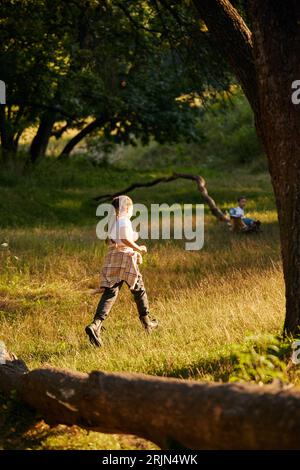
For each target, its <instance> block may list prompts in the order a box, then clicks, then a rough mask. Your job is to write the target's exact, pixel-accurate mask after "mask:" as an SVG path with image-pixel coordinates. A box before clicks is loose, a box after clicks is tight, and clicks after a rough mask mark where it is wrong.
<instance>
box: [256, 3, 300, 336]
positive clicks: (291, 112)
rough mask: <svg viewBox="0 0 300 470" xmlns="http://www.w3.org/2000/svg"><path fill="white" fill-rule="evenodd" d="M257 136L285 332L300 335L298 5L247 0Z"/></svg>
mask: <svg viewBox="0 0 300 470" xmlns="http://www.w3.org/2000/svg"><path fill="white" fill-rule="evenodd" d="M250 5H251V13H252V18H253V20H252V21H253V38H254V57H255V65H256V75H257V81H258V90H259V92H258V99H259V108H260V134H261V136H262V139H263V144H264V148H265V151H266V154H267V156H268V161H269V170H270V174H271V180H272V184H273V188H274V193H275V198H276V203H277V209H278V219H279V227H280V238H281V251H282V260H283V273H284V279H285V289H286V318H285V323H284V331H285V333H287V334H292V335H296V334H299V333H300V331H299V330H300V132H299V131H300V109H299V107H297V106H296V105H294V104H293V103H292V100H291V94H292V88H291V86H292V82H293V81H294V80H295V79H300V62H299V44H300V27H299V23H300V5H299V2H298V1H296V0H287V1H285V2H283V1H280V0H277V1H274V0H264V1H263V2H261V1H259V0H252V1H251V2H250Z"/></svg>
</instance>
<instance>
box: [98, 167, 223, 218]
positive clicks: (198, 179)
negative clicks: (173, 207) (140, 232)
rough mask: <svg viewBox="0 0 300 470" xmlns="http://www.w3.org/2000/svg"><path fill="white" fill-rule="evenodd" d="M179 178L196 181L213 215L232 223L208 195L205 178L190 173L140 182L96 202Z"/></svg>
mask: <svg viewBox="0 0 300 470" xmlns="http://www.w3.org/2000/svg"><path fill="white" fill-rule="evenodd" d="M179 178H182V179H187V180H191V181H195V182H196V184H197V188H198V190H199V192H200V194H201V196H202V199H203V200H204V202H205V203H206V204H207V205H208V207H209V209H210V211H211V213H212V214H213V215H214V216H215V217H216V218H217V219H218V220H220V221H221V222H226V223H229V222H230V219H229V218H228V216H226V214H224V212H222V210H221V209H219V207H218V206H217V204H216V202H215V201H214V199H213V198H212V197H211V196H210V195H209V194H208V191H207V188H206V182H205V179H204V178H203V176H200V175H191V174H188V173H173V174H172V175H171V176H163V177H161V178H156V179H154V180H152V181H148V182H146V183H138V182H137V183H133V184H131V185H130V186H128V187H127V188H125V189H122V190H121V191H117V192H116V193H109V194H102V195H100V196H97V197H95V198H94V200H95V201H98V202H108V201H111V200H112V199H113V198H114V197H118V196H121V195H122V194H128V193H130V192H131V191H133V190H134V189H138V188H149V187H151V186H155V185H157V184H159V183H170V182H171V181H175V180H177V179H179Z"/></svg>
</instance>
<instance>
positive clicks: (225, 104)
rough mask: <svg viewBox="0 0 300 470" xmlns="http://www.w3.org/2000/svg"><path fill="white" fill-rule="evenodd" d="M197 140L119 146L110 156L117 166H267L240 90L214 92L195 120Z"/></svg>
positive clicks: (248, 109)
mask: <svg viewBox="0 0 300 470" xmlns="http://www.w3.org/2000/svg"><path fill="white" fill-rule="evenodd" d="M195 132H196V134H197V135H198V141H197V142H189V143H187V142H183V141H181V142H178V143H174V144H158V143H157V142H155V141H151V142H150V145H149V146H146V147H143V146H141V145H139V146H138V147H137V148H132V147H128V148H124V147H123V148H122V147H118V148H116V149H114V150H113V152H112V155H111V157H110V159H111V160H112V161H114V160H116V164H117V165H118V166H119V167H127V168H141V169H142V168H148V169H151V168H170V170H171V169H172V168H173V169H174V168H177V167H179V166H186V165H191V166H200V167H201V171H203V168H219V169H225V168H227V169H229V168H233V167H236V166H243V165H245V166H248V168H249V167H250V169H251V170H253V171H254V170H257V171H263V170H265V169H266V158H265V155H264V153H263V150H262V148H261V145H260V143H259V141H258V138H257V135H256V131H255V127H254V122H253V112H252V110H251V108H250V106H249V104H248V102H247V100H246V99H245V97H244V96H243V94H242V93H241V91H240V90H239V89H237V90H235V91H234V92H233V93H232V94H230V95H227V96H224V95H217V96H216V97H214V98H213V99H212V100H211V101H210V103H207V104H206V106H205V110H204V111H203V112H202V114H201V117H199V118H198V119H197V123H196V126H195Z"/></svg>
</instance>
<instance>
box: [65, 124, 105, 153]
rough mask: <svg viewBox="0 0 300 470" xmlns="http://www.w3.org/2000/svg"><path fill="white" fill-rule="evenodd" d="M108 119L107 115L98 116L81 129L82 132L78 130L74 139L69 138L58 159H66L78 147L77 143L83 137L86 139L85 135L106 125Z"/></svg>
mask: <svg viewBox="0 0 300 470" xmlns="http://www.w3.org/2000/svg"><path fill="white" fill-rule="evenodd" d="M106 121H107V117H106V116H105V115H102V116H99V117H98V118H96V119H95V120H94V121H92V122H90V123H89V124H88V125H87V126H85V127H84V128H83V129H81V131H80V132H78V133H77V134H76V135H75V136H74V137H72V139H70V140H69V142H68V143H67V144H66V146H65V147H64V148H63V150H62V152H61V154H60V155H59V157H58V159H59V160H66V159H67V158H68V157H69V155H70V153H71V152H72V150H73V149H74V148H75V147H76V145H77V144H79V142H81V140H82V139H84V137H86V136H87V135H89V134H91V132H93V131H94V130H96V129H99V128H100V127H102V126H104V124H105V123H106Z"/></svg>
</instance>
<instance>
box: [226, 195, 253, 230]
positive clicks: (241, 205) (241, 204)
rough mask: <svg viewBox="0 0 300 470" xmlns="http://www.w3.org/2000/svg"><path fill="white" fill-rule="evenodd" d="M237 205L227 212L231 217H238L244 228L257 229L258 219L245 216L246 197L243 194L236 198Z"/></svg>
mask: <svg viewBox="0 0 300 470" xmlns="http://www.w3.org/2000/svg"><path fill="white" fill-rule="evenodd" d="M237 202H238V206H237V207H235V208H234V209H230V211H229V213H230V216H231V217H234V218H240V219H241V221H242V223H243V225H244V226H245V228H248V229H252V228H253V229H254V228H256V229H259V227H260V221H259V220H255V219H250V217H245V211H244V209H245V207H246V204H247V199H246V197H245V196H241V197H239V198H238V200H237Z"/></svg>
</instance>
